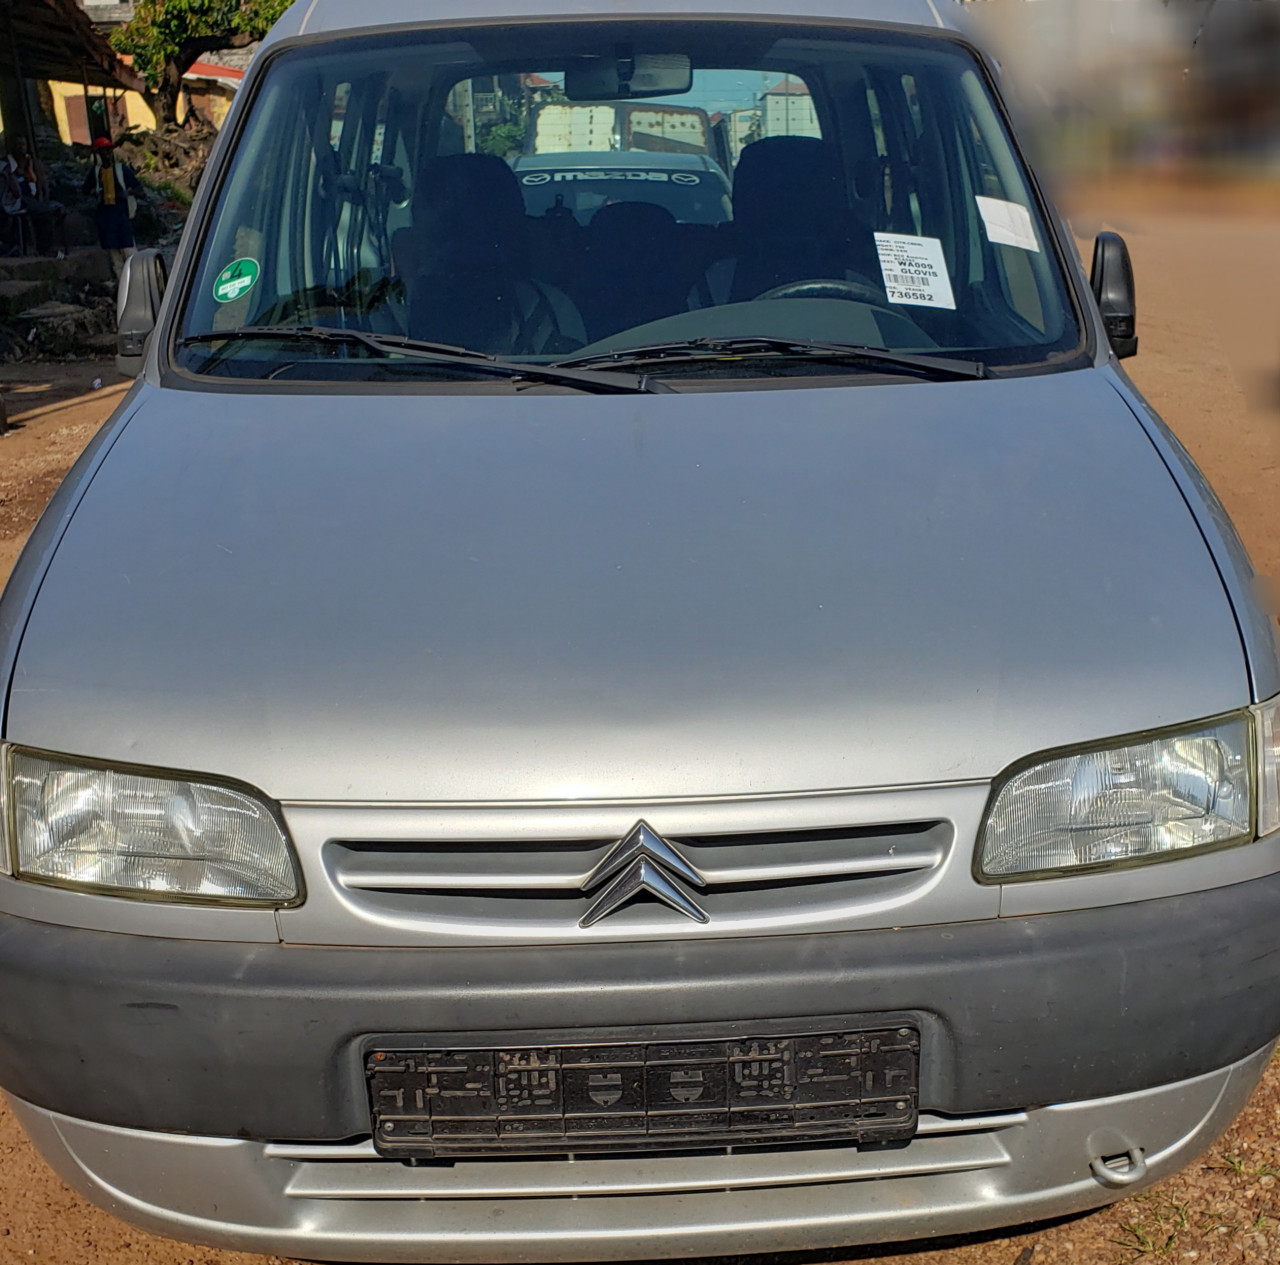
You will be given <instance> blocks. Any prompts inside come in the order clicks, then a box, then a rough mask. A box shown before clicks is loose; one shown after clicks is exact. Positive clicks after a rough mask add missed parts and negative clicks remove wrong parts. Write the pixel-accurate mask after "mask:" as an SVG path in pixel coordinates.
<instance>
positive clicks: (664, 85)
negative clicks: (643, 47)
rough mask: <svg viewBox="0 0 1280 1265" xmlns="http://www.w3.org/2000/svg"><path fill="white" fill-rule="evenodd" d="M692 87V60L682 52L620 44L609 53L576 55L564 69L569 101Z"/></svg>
mask: <svg viewBox="0 0 1280 1265" xmlns="http://www.w3.org/2000/svg"><path fill="white" fill-rule="evenodd" d="M691 87H693V63H692V62H691V61H690V60H689V59H688V57H686V56H685V55H684V54H683V53H632V52H631V51H630V50H629V49H626V48H620V49H618V51H617V53H616V54H615V55H613V56H610V57H575V58H574V59H573V60H572V61H571V62H569V64H568V65H567V66H566V67H565V71H564V95H565V96H566V97H568V98H569V100H570V101H627V100H630V99H631V98H634V97H667V96H679V95H680V94H681V93H684V92H688V91H689V89H690V88H691Z"/></svg>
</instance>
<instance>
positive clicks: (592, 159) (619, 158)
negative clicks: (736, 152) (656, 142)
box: [512, 149, 715, 171]
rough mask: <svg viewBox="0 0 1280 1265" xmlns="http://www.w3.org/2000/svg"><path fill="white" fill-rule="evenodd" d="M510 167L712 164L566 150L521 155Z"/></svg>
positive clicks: (697, 158)
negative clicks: (555, 152)
mask: <svg viewBox="0 0 1280 1265" xmlns="http://www.w3.org/2000/svg"><path fill="white" fill-rule="evenodd" d="M512 165H513V166H517V167H519V168H520V169H521V170H522V171H523V170H525V169H527V168H530V167H555V168H557V169H558V170H561V171H563V170H564V169H565V168H568V167H685V168H688V169H690V170H697V171H709V170H710V169H711V168H712V167H714V166H715V163H714V162H713V161H712V160H711V159H710V158H708V157H707V155H706V154H667V153H657V152H654V151H652V150H647V149H608V150H606V149H601V150H569V151H566V152H564V153H559V154H554V153H548V154H521V155H520V157H519V158H517V159H516V160H515V161H514V163H513V164H512Z"/></svg>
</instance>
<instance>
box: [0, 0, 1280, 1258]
mask: <svg viewBox="0 0 1280 1265" xmlns="http://www.w3.org/2000/svg"><path fill="white" fill-rule="evenodd" d="M784 8H785V9H786V10H787V12H783V10H784ZM688 9H689V6H688V5H686V4H684V3H682V2H680V0H607V2H606V0H602V2H601V3H600V4H598V5H596V6H594V7H592V6H591V5H589V4H586V3H585V2H584V0H537V2H536V3H530V2H529V0H519V2H518V3H517V2H516V0H429V2H428V0H364V3H361V4H359V5H353V4H350V3H346V2H344V0H305V2H303V3H299V4H297V5H295V6H294V8H293V9H292V10H290V11H289V12H288V13H287V14H286V16H285V17H284V18H283V19H282V21H281V23H280V25H279V26H278V27H277V28H276V30H275V32H274V33H273V34H272V36H271V37H270V39H269V40H268V41H267V43H266V44H265V46H264V47H263V50H262V52H261V53H260V55H259V56H258V58H257V60H256V62H255V64H254V66H253V69H252V70H251V72H250V74H249V76H248V78H247V80H246V83H245V87H244V90H243V92H242V94H241V96H240V98H239V100H238V101H237V103H236V106H235V109H234V111H233V114H232V116H231V117H230V118H229V120H228V122H227V124H226V126H225V128H224V130H223V133H222V136H221V139H220V141H219V144H218V149H217V152H216V154H215V156H214V158H213V160H212V162H211V165H210V168H209V172H208V175H207V176H206V178H205V180H204V181H203V183H202V186H201V189H200V194H199V197H198V199H197V204H196V206H195V207H194V208H193V211H192V214H191V218H190V222H189V225H188V229H187V232H186V236H185V238H184V240H183V243H182V247H181V249H180V251H179V253H178V257H177V259H176V261H175V264H174V268H173V271H172V273H171V275H170V276H169V277H167V278H166V275H165V271H164V269H163V267H162V266H161V265H160V263H159V261H158V260H157V258H156V257H155V256H154V255H151V254H148V253H146V252H140V253H139V254H138V255H136V256H134V258H133V260H132V262H131V265H130V268H129V271H128V274H127V276H126V278H125V279H124V282H123V285H122V290H121V296H120V318H121V322H120V329H121V333H120V350H121V363H122V364H123V365H124V366H126V367H127V368H129V369H130V370H131V371H133V372H136V374H137V384H136V387H135V388H134V389H133V390H132V391H131V392H130V393H129V395H128V397H127V398H126V400H125V401H124V402H123V403H122V404H121V406H120V408H119V409H118V410H117V412H116V414H115V416H114V417H113V419H112V420H111V421H110V422H109V423H108V424H107V425H106V426H105V427H104V428H103V430H102V431H101V432H100V433H99V435H98V436H97V438H96V439H95V440H94V441H93V443H92V444H91V445H90V447H89V449H88V450H87V451H86V452H85V454H84V456H83V457H82V459H81V460H80V462H79V464H78V465H77V466H76V467H75V469H74V470H73V472H72V473H71V475H70V476H69V477H68V479H67V480H66V482H65V483H64V484H63V486H62V488H61V489H60V490H59V492H58V493H57V495H56V496H55V498H54V500H53V502H52V504H51V505H50V507H49V509H48V512H47V513H46V514H45V516H44V517H43V519H42V520H41V522H40V524H39V526H38V527H37V529H36V531H35V533H34V535H33V537H32V539H31V541H30V543H29V545H28V546H27V549H26V551H25V553H24V554H23V556H22V558H21V561H20V562H19V564H18V566H17V569H16V571H15V572H14V575H13V577H12V579H11V581H10V583H9V585H8V588H7V589H6V590H5V593H4V597H3V601H2V602H0V699H3V708H4V711H3V742H4V745H3V747H0V751H2V753H3V755H2V758H3V780H2V782H0V788H2V790H0V794H3V804H4V810H3V820H4V830H5V840H4V842H5V847H4V850H3V854H2V855H3V861H2V863H0V866H2V868H3V870H4V876H3V877H0V979H3V981H4V982H3V1006H0V1085H3V1087H4V1090H5V1091H6V1093H7V1094H8V1096H9V1100H10V1102H11V1104H12V1108H13V1110H14V1112H15V1113H16V1114H17V1116H18V1118H19V1120H20V1121H21V1122H22V1124H23V1126H24V1127H25V1129H26V1130H27V1132H28V1133H29V1134H30V1136H31V1137H32V1138H33V1139H34V1141H35V1142H36V1144H37V1146H38V1147H39V1148H40V1150H41V1151H42V1153H43V1154H44V1155H45V1156H46V1158H47V1159H48V1160H49V1162H50V1163H51V1164H52V1165H53V1166H54V1167H55V1168H56V1169H57V1171H58V1172H59V1173H60V1174H61V1175H62V1176H63V1177H64V1178H65V1179H66V1181H67V1182H69V1183H70V1184H71V1185H72V1186H74V1187H75V1188H76V1189H77V1190H79V1191H80V1192H81V1193H83V1194H84V1195H85V1196H86V1197H87V1198H89V1199H91V1200H94V1201H95V1202H97V1203H99V1204H101V1205H102V1206H103V1207H105V1208H108V1209H110V1210H111V1211H113V1212H115V1213H117V1214H118V1215H120V1216H122V1217H125V1218H127V1219H128V1220H131V1221H134V1222H137V1223H138V1224H140V1225H143V1226H146V1227H148V1228H150V1229H153V1230H157V1231H159V1232H161V1233H165V1234H170V1235H173V1236H176V1237H178V1238H182V1239H187V1240H191V1241H198V1242H202V1243H208V1244H222V1245H226V1246H230V1247H234V1248H241V1249H247V1250H253V1251H259V1252H271V1253H279V1254H282V1255H289V1256H303V1257H307V1258H309V1259H329V1260H334V1259H337V1260H347V1261H357V1260H362V1261H404V1262H413V1261H419V1262H429V1261H441V1262H444V1261H451V1262H453V1261H456V1262H465V1261H474V1262H489V1261H517V1260H519V1261H600V1260H627V1259H635V1258H653V1257H689V1256H695V1255H702V1254H714V1253H741V1252H750V1251H755V1250H764V1249H768V1250H779V1249H789V1248H814V1247H822V1246H829V1245H843V1244H853V1243H870V1242H877V1241H886V1240H894V1239H904V1238H911V1237H916V1236H928V1235H939V1234H946V1233H953V1232H962V1231H974V1230H979V1229H982V1228H984V1227H994V1226H999V1225H1005V1224H1009V1223H1014V1222H1020V1221H1026V1220H1030V1219H1032V1218H1041V1217H1049V1216H1057V1215H1060V1214H1065V1213H1071V1212H1074V1211H1078V1210H1082V1209H1087V1208H1091V1207H1094V1206H1097V1205H1100V1204H1103V1203H1106V1202H1107V1201H1109V1200H1113V1199H1116V1198H1118V1197H1119V1196H1121V1195H1123V1194H1124V1193H1126V1192H1133V1191H1139V1190H1141V1189H1143V1188H1144V1187H1145V1186H1147V1185H1148V1184H1150V1183H1152V1182H1155V1181H1158V1180H1159V1179H1161V1178H1163V1177H1166V1176H1168V1175H1169V1174H1170V1173H1172V1172H1174V1171H1175V1170H1176V1169H1177V1168H1178V1167H1179V1166H1181V1165H1183V1164H1185V1163H1187V1162H1188V1161H1189V1160H1190V1159H1191V1158H1192V1157H1194V1156H1195V1155H1196V1154H1197V1153H1199V1152H1200V1151H1202V1150H1203V1149H1204V1148H1205V1147H1206V1146H1207V1145H1208V1144H1209V1143H1210V1142H1211V1141H1212V1140H1213V1139H1214V1137H1215V1136H1216V1135H1217V1134H1219V1133H1220V1132H1221V1131H1222V1130H1223V1129H1224V1128H1225V1127H1226V1126H1227V1124H1228V1123H1229V1122H1230V1121H1231V1119H1232V1118H1233V1116H1234V1115H1235V1113H1236V1112H1237V1111H1238V1110H1239V1109H1240V1107H1241V1105H1242V1104H1243V1103H1244V1101H1245V1099H1246V1098H1247V1096H1248V1095H1249V1093H1250V1092H1251V1090H1252V1089H1253V1087H1254V1085H1255V1084H1256V1083H1257V1081H1258V1078H1259V1076H1260V1074H1261V1072H1262V1069H1263V1068H1264V1066H1265V1064H1266V1062H1267V1060H1268V1058H1269V1056H1270V1052H1271V1047H1272V1043H1273V1041H1274V1040H1275V1038H1276V1036H1277V1033H1278V1032H1280V970H1278V969H1277V962H1280V957H1278V956H1277V954H1278V951H1280V917H1277V912H1278V911H1280V773H1278V766H1280V708H1278V706H1277V702H1276V700H1277V696H1280V660H1278V658H1277V648H1276V642H1275V638H1274V636H1273V633H1274V628H1273V625H1272V623H1271V622H1270V620H1269V619H1268V618H1267V616H1266V615H1265V613H1264V612H1263V611H1262V610H1261V609H1260V608H1259V605H1258V604H1257V603H1256V602H1255V601H1254V600H1253V598H1252V596H1251V592H1252V587H1251V586H1252V583H1253V573H1252V570H1251V567H1250V564H1249V561H1248V559H1247V558H1246V556H1245V554H1244V551H1243V550H1242V548H1241V546H1240V543H1239V541H1238V539H1237V537H1236V535H1235V533H1234V531H1233V530H1232V527H1231V524H1230V523H1229V521H1228V520H1227V518H1226V515H1225V514H1224V513H1223V511H1222V509H1221V507H1220V506H1219V504H1218V502H1217V501H1216V500H1215V499H1214V496H1213V494H1212V492H1211V491H1210V490H1209V488H1208V487H1207V486H1206V484H1205V482H1204V480H1203V478H1202V477H1201V475H1200V474H1199V473H1198V472H1197V470H1196V469H1195V467H1194V466H1193V465H1192V463H1191V462H1190V460H1189V459H1188V457H1187V455H1186V453H1185V452H1184V451H1183V450H1182V448H1181V447H1180V446H1179V444H1178V442H1177V441H1176V440H1175V439H1174V437H1173V436H1172V435H1171V434H1170V433H1169V431H1168V430H1167V429H1166V427H1165V426H1164V425H1163V424H1162V423H1161V421H1160V420H1159V418H1158V417H1156V416H1155V415H1154V414H1153V413H1152V411H1151V409H1150V408H1149V407H1148V406H1147V404H1146V403H1145V402H1144V401H1143V400H1142V398H1141V397H1140V396H1139V395H1138V393H1137V392H1136V391H1135V390H1134V388H1133V386H1132V384H1131V383H1130V382H1129V381H1128V379H1127V378H1126V377H1125V375H1124V373H1123V371H1122V370H1121V368H1120V366H1119V364H1118V360H1119V359H1120V358H1121V357H1124V356H1128V355H1131V354H1133V353H1134V351H1135V350H1136V346H1137V344H1136V334H1135V328H1134V299H1133V278H1132V271H1131V269H1130V266H1129V261H1128V255H1127V252H1126V250H1125V247H1124V243H1123V242H1122V241H1121V240H1120V239H1119V238H1118V237H1114V236H1110V235H1107V236H1104V237H1103V238H1101V239H1100V240H1099V242H1098V244H1097V248H1096V251H1095V254H1094V259H1093V271H1092V278H1091V281H1090V280H1087V279H1086V277H1085V275H1084V272H1083V270H1082V267H1081V265H1080V262H1079V260H1078V258H1077V255H1076V253H1075V248H1074V246H1073V243H1072V241H1071V239H1070V237H1069V236H1068V234H1067V231H1066V229H1065V228H1064V226H1063V224H1062V222H1061V220H1060V219H1059V218H1058V217H1057V215H1056V214H1055V212H1054V211H1053V208H1052V207H1051V206H1050V205H1049V204H1048V203H1047V202H1046V200H1045V197H1044V195H1043V193H1042V192H1041V191H1040V189H1039V187H1038V185H1037V183H1036V180H1035V177H1034V176H1033V174H1032V173H1031V171H1030V170H1029V169H1028V166H1027V164H1026V162H1025V161H1024V160H1023V158H1022V157H1021V155H1020V153H1019V150H1018V147H1017V145H1016V143H1015V141H1014V140H1013V138H1012V135H1011V130H1010V124H1009V120H1008V118H1007V116H1006V111H1005V108H1004V106H1003V104H1002V101H1001V97H1000V94H999V90H998V87H997V82H996V79H997V76H996V70H995V68H994V66H993V65H992V63H991V62H990V61H989V60H987V59H986V58H985V57H984V56H983V54H982V53H981V52H980V51H978V50H977V49H976V48H975V47H974V46H973V44H972V43H971V42H969V41H968V40H967V39H966V37H965V36H964V34H963V33H962V32H961V31H960V30H959V29H957V27H956V26H955V25H954V24H953V17H952V15H953V11H954V13H955V15H957V16H958V15H959V12H960V10H959V6H952V5H951V4H949V3H946V2H944V0H800V3H799V4H792V5H788V6H782V5H779V4H777V3H776V2H775V0H704V2H703V3H700V4H699V5H697V6H694V9H695V10H696V11H695V12H693V13H690V12H688V11H687V10H688ZM632 100H639V101H652V102H654V103H659V104H662V103H666V104H668V105H673V106H680V105H683V106H689V107H692V108H696V109H700V110H704V111H706V112H707V118H708V121H709V126H715V127H718V128H720V129H721V132H720V135H721V136H722V138H723V140H724V144H725V145H726V146H727V148H728V151H729V152H730V156H731V160H732V165H733V172H732V219H730V220H726V221H724V222H721V223H697V222H692V221H685V220H681V219H680V218H679V217H677V216H676V215H673V214H672V212H671V210H670V208H669V207H667V206H665V205H664V204H663V203H662V201H661V200H645V199H643V198H641V197H638V196H634V195H633V193H632V192H631V191H628V194H627V197H626V198H624V199H622V200H621V201H618V200H610V199H605V200H603V201H602V202H601V204H600V205H599V206H597V207H595V208H594V209H593V210H592V211H591V215H590V218H589V220H588V222H586V223H583V222H581V221H580V220H579V219H578V217H577V215H575V214H568V215H566V214H563V213H562V211H563V208H560V209H559V211H558V210H557V208H556V207H555V206H551V207H548V208H547V209H546V211H545V212H544V213H543V214H540V215H530V214H529V211H528V208H527V207H526V205H525V203H524V202H523V200H522V197H521V191H520V187H519V184H518V182H517V180H516V175H515V172H514V171H513V169H512V167H511V165H510V162H509V161H508V159H509V157H510V155H509V153H507V152H506V151H505V146H507V145H508V144H510V143H511V139H510V138H512V137H518V136H519V135H520V134H521V129H522V124H527V120H528V117H529V112H530V111H531V110H534V109H535V108H537V107H538V106H539V105H540V104H544V103H546V102H560V101H566V102H586V103H591V102H594V103H601V104H606V105H607V104H608V103H610V102H618V101H632ZM656 169H657V168H655V170H656ZM637 170H640V168H637ZM619 221H621V223H620V222H619ZM606 233H607V234H612V240H613V241H614V242H615V243H616V245H615V247H614V248H613V249H605V248H602V247H601V245H600V242H601V240H606V241H607V240H609V238H608V237H607V236H606ZM162 291H163V297H162V298H161V292H162Z"/></svg>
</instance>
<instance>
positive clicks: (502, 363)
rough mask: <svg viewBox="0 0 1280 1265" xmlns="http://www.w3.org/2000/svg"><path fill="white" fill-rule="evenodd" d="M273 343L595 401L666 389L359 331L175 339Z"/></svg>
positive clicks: (317, 329)
mask: <svg viewBox="0 0 1280 1265" xmlns="http://www.w3.org/2000/svg"><path fill="white" fill-rule="evenodd" d="M256 339H263V340H273V341H277V342H279V341H282V340H283V341H289V342H315V343H340V344H345V345H347V346H351V345H359V346H364V347H368V348H370V349H371V350H372V351H375V352H377V353H379V354H380V355H382V356H395V355H401V356H404V357H406V358H407V359H410V360H420V361H424V362H427V363H430V364H439V365H453V366H455V367H459V368H464V369H467V370H470V371H472V372H475V373H480V374H488V375H490V376H492V377H498V378H506V379H508V380H509V381H511V382H516V383H521V382H528V383H543V382H545V383H550V384H552V385H556V386H568V387H575V388H577V389H578V390H580V391H592V392H596V393H598V394H601V395H641V394H645V393H649V392H668V391H670V390H671V388H670V387H668V386H666V385H665V384H664V383H661V382H654V381H653V380H652V379H650V378H648V377H645V376H643V375H636V374H631V373H603V372H599V371H596V370H592V369H587V368H583V369H575V368H574V367H573V366H570V365H527V364H521V363H520V362H518V361H514V360H499V359H498V358H497V357H496V356H490V355H488V354H487V353H486V352H483V351H474V350H472V349H471V348H469V347H453V346H450V345H449V344H448V343H432V342H427V341H425V340H423V339H418V338H403V337H401V336H400V335H398V334H371V333H369V332H368V331H366V330H361V329H335V328H333V327H332V326H329V325H242V326H240V327H239V328H237V329H226V330H209V331H208V332H206V333H202V334H189V335H187V337H185V338H180V339H179V340H178V342H177V346H178V347H191V346H197V345H199V344H201V343H222V342H229V343H235V342H245V341H249V340H256ZM227 358H228V353H227V352H226V351H225V350H224V351H223V352H222V353H218V352H215V353H214V354H213V355H212V356H210V357H209V359H208V360H207V361H205V363H204V364H203V365H202V366H201V369H202V371H206V372H207V371H208V369H209V368H211V367H212V366H214V365H217V364H220V363H222V361H224V360H226V359H227Z"/></svg>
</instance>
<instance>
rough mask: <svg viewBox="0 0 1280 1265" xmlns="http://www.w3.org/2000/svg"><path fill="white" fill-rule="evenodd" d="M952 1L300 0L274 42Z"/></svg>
mask: <svg viewBox="0 0 1280 1265" xmlns="http://www.w3.org/2000/svg"><path fill="white" fill-rule="evenodd" d="M958 7H959V6H958V5H956V4H955V2H954V0H798V2H796V3H789V2H788V0H696V3H694V4H692V5H691V4H690V3H689V0H363V2H362V3H360V4H358V5H356V4H352V3H351V0H297V3H296V4H294V6H293V7H292V8H291V9H290V10H289V11H288V12H287V13H286V14H285V15H284V17H283V18H281V19H280V22H279V23H278V24H277V26H276V28H275V30H274V31H273V32H272V33H271V35H270V36H268V40H269V41H274V40H277V39H282V38H285V37H287V36H290V35H299V34H316V33H319V32H323V31H334V32H337V31H354V30H367V29H369V28H377V27H380V26H398V25H412V24H419V23H424V22H457V21H468V20H469V21H476V22H486V21H495V20H502V19H504V18H505V19H520V18H525V19H527V18H530V17H549V18H554V17H565V18H574V17H597V16H600V15H602V14H603V15H609V16H617V17H631V16H635V17H647V16H654V17H662V16H666V15H676V16H680V17H689V16H692V15H695V14H696V15H698V16H701V15H703V14H705V15H707V16H724V17H770V16H772V17H777V18H778V19H779V20H781V21H786V20H787V19H789V18H790V19H794V18H797V17H808V18H832V19H836V20H844V21H863V22H891V23H897V24H904V25H908V26H924V27H933V28H935V29H936V28H938V27H950V26H951V25H952V21H951V18H950V14H949V12H948V11H949V10H954V9H956V8H958Z"/></svg>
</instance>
